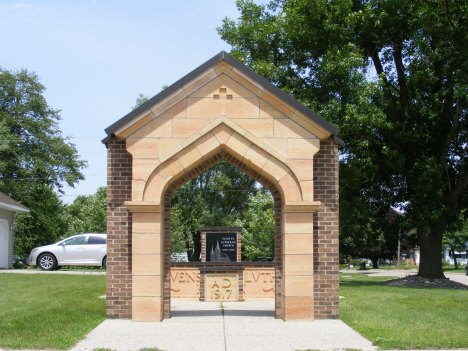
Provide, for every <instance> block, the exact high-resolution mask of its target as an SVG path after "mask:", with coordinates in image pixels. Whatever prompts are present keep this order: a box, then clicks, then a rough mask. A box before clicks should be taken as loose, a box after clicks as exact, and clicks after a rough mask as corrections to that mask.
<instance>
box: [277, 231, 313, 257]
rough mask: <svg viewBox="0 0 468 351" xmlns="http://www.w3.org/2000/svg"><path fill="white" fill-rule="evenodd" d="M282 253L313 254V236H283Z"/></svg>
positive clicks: (287, 234)
mask: <svg viewBox="0 0 468 351" xmlns="http://www.w3.org/2000/svg"><path fill="white" fill-rule="evenodd" d="M282 245H283V253H284V254H285V255H300V254H303V255H311V254H313V253H314V235H313V234H312V233H310V234H289V233H286V234H283V236H282Z"/></svg>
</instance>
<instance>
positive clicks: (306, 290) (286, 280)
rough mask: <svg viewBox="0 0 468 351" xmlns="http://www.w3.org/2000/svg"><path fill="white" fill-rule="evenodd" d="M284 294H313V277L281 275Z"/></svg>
mask: <svg viewBox="0 0 468 351" xmlns="http://www.w3.org/2000/svg"><path fill="white" fill-rule="evenodd" d="M283 284H284V296H285V297H287V296H298V297H299V296H314V277H313V276H312V275H310V276H291V275H286V276H284V277H283Z"/></svg>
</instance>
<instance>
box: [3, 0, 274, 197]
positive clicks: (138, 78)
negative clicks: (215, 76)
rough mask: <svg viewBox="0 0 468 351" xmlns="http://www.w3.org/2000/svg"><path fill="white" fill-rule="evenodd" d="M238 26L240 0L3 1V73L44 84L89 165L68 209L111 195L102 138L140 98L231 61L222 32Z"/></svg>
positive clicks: (72, 190)
mask: <svg viewBox="0 0 468 351" xmlns="http://www.w3.org/2000/svg"><path fill="white" fill-rule="evenodd" d="M255 2H256V3H264V4H265V3H268V1H263V0H262V1H258V0H257V1H255ZM238 16H239V12H238V11H237V8H236V6H235V1H234V0H211V1H209V0H192V1H189V0H172V1H169V0H167V1H166V0H153V1H149V0H134V1H121V0H113V1H110V0H108V1H97V0H87V1H84V0H74V1H72V0H50V1H9V0H2V2H1V3H0V31H1V33H2V35H1V36H0V48H1V49H0V67H2V68H3V69H8V70H18V69H21V68H26V69H28V70H29V71H31V72H35V73H36V74H37V75H38V76H39V77H40V78H41V83H42V84H43V85H44V86H45V87H46V89H47V90H46V92H45V97H46V99H47V102H48V104H49V105H50V106H51V107H53V108H55V109H60V110H61V113H60V115H61V117H62V121H61V122H60V129H61V130H62V132H63V135H64V136H71V137H72V138H73V139H72V142H73V143H74V144H75V145H76V147H77V149H78V153H79V154H80V156H81V158H82V159H84V160H86V161H88V168H87V169H86V170H85V171H84V174H85V177H86V180H84V181H81V182H80V183H79V184H78V185H76V186H75V188H68V187H66V188H65V194H66V196H64V197H63V201H64V202H65V203H70V202H72V201H73V200H74V199H75V196H76V195H90V194H93V193H94V192H95V191H96V189H97V188H98V187H99V186H104V185H106V148H105V146H104V145H103V144H102V143H101V139H103V138H104V137H105V136H106V135H105V133H104V129H105V128H106V127H108V126H109V125H111V124H112V123H113V122H115V121H116V120H118V119H119V118H121V117H123V116H124V115H126V114H127V113H128V112H130V110H131V107H132V106H134V105H135V101H136V98H137V97H138V95H139V94H140V93H143V94H145V95H148V96H150V97H151V96H153V95H156V94H157V93H158V92H159V91H160V90H161V87H162V86H163V85H165V84H168V85H170V84H172V83H174V82H175V81H177V80H178V79H179V78H181V77H183V76H184V75H186V74H187V73H189V72H190V71H192V70H193V69H194V68H196V67H198V66H199V65H201V64H202V63H204V62H205V61H206V60H208V59H210V58H211V57H213V56H214V55H216V54H217V53H218V52H220V51H221V50H225V51H227V52H229V51H230V47H229V45H227V44H226V43H225V42H223V41H222V40H221V39H220V37H219V35H218V33H217V31H216V28H217V27H219V26H221V24H222V20H223V18H225V17H229V18H231V19H237V18H238Z"/></svg>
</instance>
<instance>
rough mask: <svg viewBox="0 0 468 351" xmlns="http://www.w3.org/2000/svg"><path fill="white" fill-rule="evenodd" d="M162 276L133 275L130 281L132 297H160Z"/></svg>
mask: <svg viewBox="0 0 468 351" xmlns="http://www.w3.org/2000/svg"><path fill="white" fill-rule="evenodd" d="M162 278H163V276H161V275H156V276H148V275H134V276H133V279H132V296H133V297H135V296H162V295H163V293H162V280H163V279H162Z"/></svg>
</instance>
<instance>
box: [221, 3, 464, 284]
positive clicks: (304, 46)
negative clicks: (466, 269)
mask: <svg viewBox="0 0 468 351" xmlns="http://www.w3.org/2000/svg"><path fill="white" fill-rule="evenodd" d="M237 6H238V8H239V10H240V13H241V15H240V18H239V19H238V20H237V21H234V20H231V19H228V18H226V19H225V20H224V23H223V25H222V27H220V28H219V29H218V31H219V33H220V35H221V37H222V39H224V40H225V41H226V42H227V43H229V44H230V45H231V46H232V51H231V54H232V55H234V56H235V57H236V58H238V59H239V60H241V61H242V62H244V63H245V64H247V65H248V66H250V67H251V68H253V69H254V70H255V71H257V72H258V73H259V74H261V75H262V76H264V77H265V78H267V79H269V80H270V81H271V82H272V83H274V84H275V85H277V86H278V87H279V88H281V89H283V90H284V91H286V92H287V93H289V94H291V95H292V96H293V97H295V98H296V99H297V100H299V101H301V102H302V103H304V104H305V105H306V106H308V107H309V108H311V109H312V110H315V111H316V112H317V113H319V114H320V115H321V116H323V117H324V118H326V119H327V120H329V121H330V122H332V123H334V124H335V125H337V126H338V127H339V128H340V129H341V134H340V137H341V138H342V139H343V140H344V144H343V146H342V147H341V149H340V152H341V155H340V163H341V165H340V172H341V175H340V177H341V180H340V206H341V208H342V209H344V208H347V207H348V208H349V207H352V205H353V203H356V204H357V205H358V206H360V207H361V209H362V211H363V213H365V214H367V215H366V217H367V220H368V221H369V222H370V218H371V214H374V213H377V212H378V213H386V212H387V211H388V210H389V209H390V207H391V206H395V207H400V208H402V209H403V210H404V211H405V218H406V220H407V223H406V226H408V227H413V228H416V231H417V235H418V239H419V245H420V247H421V263H420V269H419V275H421V276H423V277H427V278H440V277H443V276H444V275H443V272H442V264H441V259H440V251H441V244H442V235H443V232H444V229H445V227H446V225H447V224H448V223H450V222H452V221H454V220H455V219H456V218H457V217H458V215H459V212H460V210H462V209H463V208H465V207H466V190H467V187H468V176H467V175H468V168H467V167H468V162H467V161H468V155H467V146H468V143H467V125H466V118H467V112H468V66H467V65H466V62H468V50H467V44H468V3H467V2H466V1H450V0H424V1H423V0H414V1H402V0H295V1H292V0H274V1H272V2H271V3H270V5H269V6H268V7H266V6H263V5H255V4H254V3H253V2H252V1H243V0H239V1H237ZM356 183H358V184H359V191H357V192H356V191H348V190H347V188H354V187H355V185H356ZM345 203H348V205H347V206H346V205H344V204H345ZM355 215H356V212H355V211H351V212H348V213H346V212H344V211H341V214H340V221H341V222H342V223H344V222H347V223H350V222H352V221H353V220H359V219H356V218H355V217H353V216H355ZM346 216H350V218H348V219H347V220H345V221H343V218H345V217H346ZM360 220H363V218H360ZM364 220H365V218H364ZM355 235H359V233H355Z"/></svg>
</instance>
